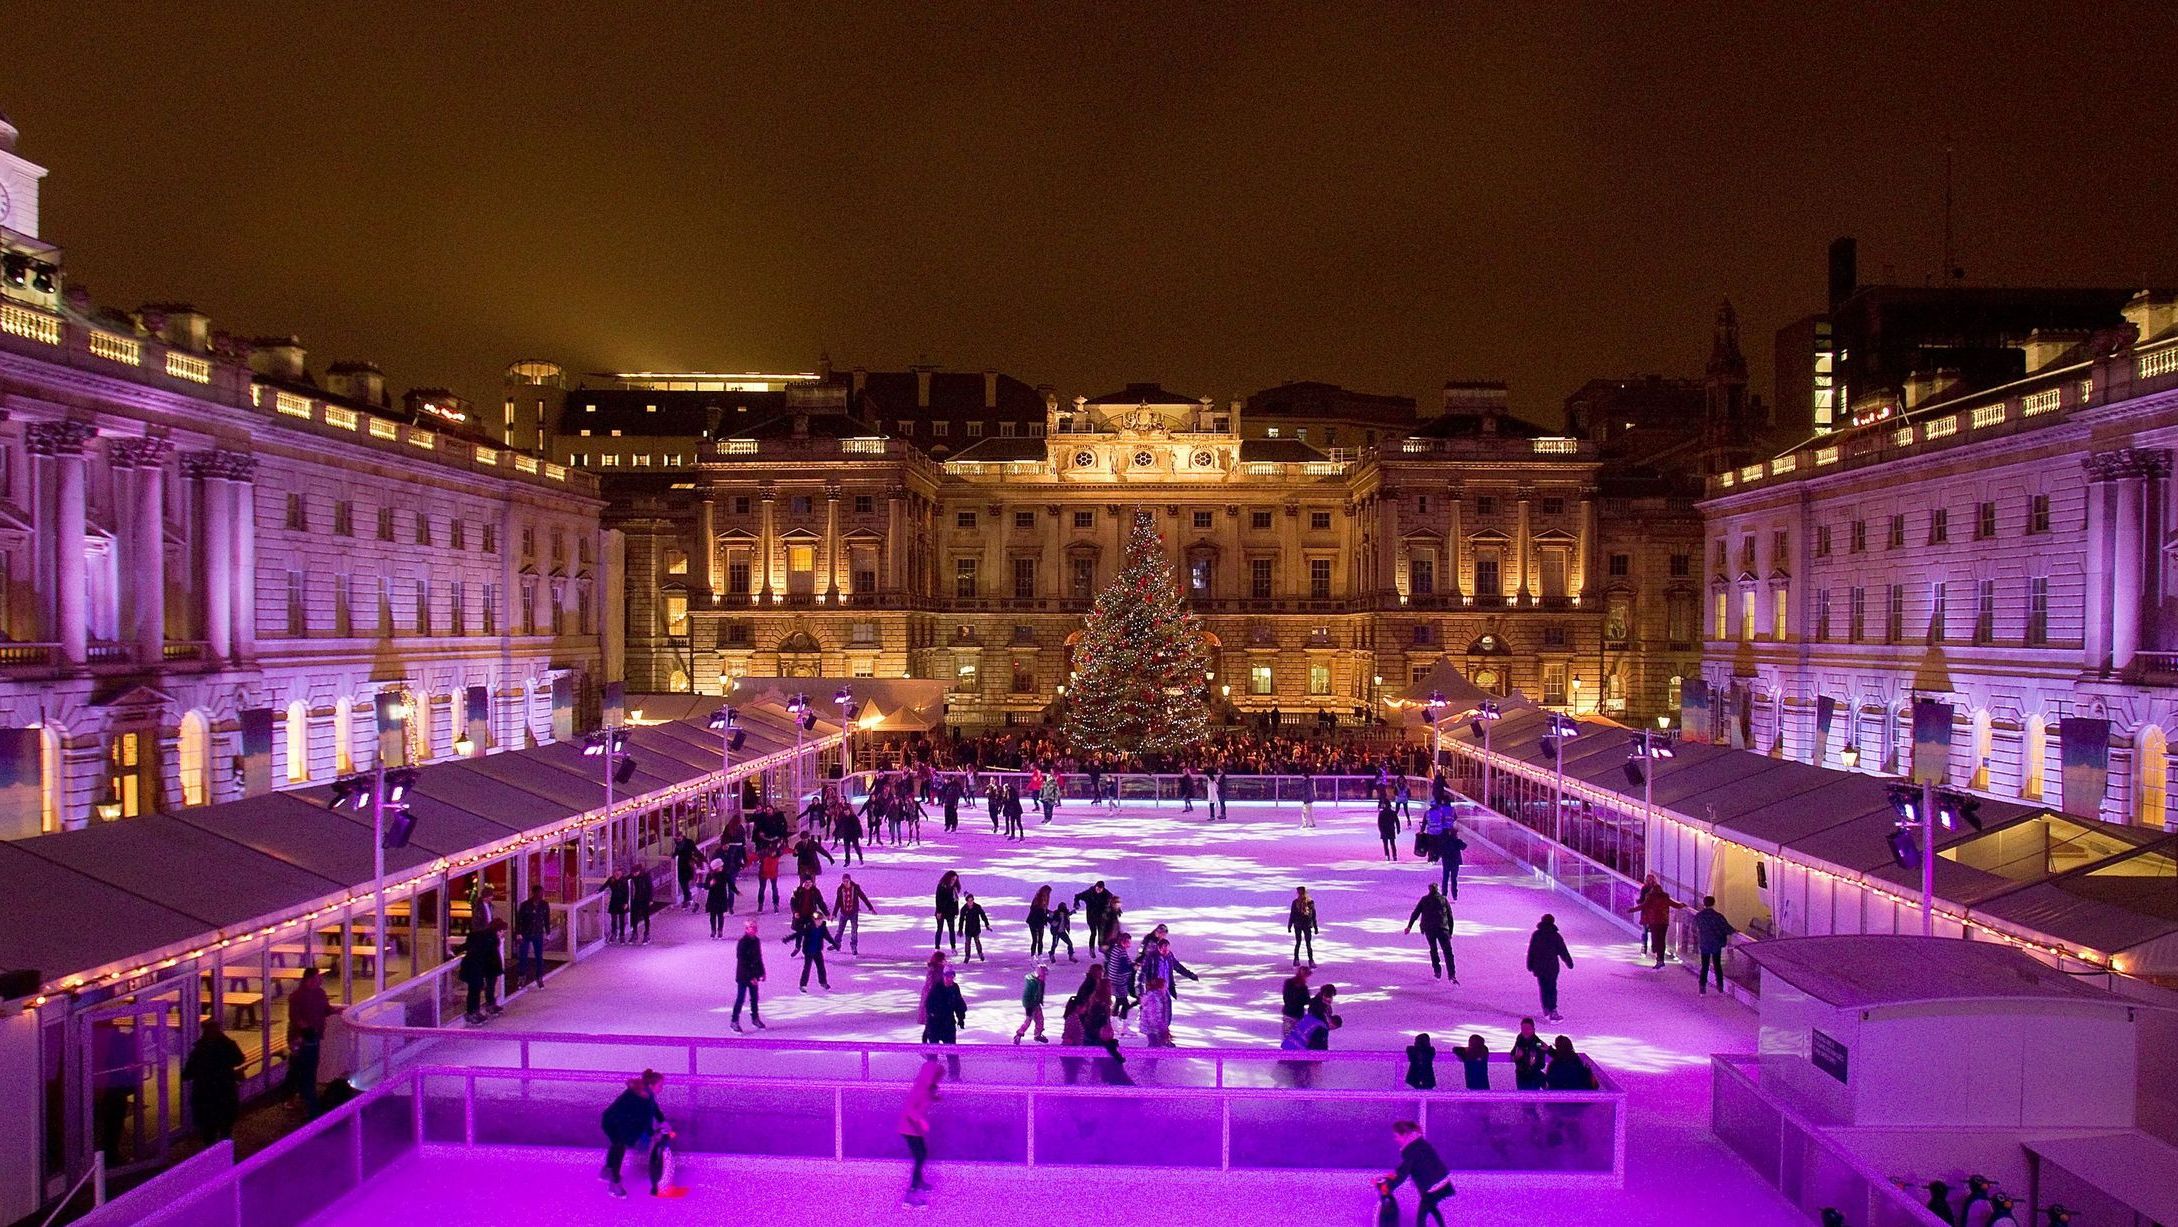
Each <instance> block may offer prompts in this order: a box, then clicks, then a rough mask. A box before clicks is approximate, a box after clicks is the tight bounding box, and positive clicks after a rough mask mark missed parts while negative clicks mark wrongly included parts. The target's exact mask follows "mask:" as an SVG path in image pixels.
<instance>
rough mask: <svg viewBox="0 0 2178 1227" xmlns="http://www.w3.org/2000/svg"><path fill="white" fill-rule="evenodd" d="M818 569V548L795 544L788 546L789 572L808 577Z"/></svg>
mask: <svg viewBox="0 0 2178 1227" xmlns="http://www.w3.org/2000/svg"><path fill="white" fill-rule="evenodd" d="M816 569H817V547H816V546H814V545H800V544H794V545H789V546H787V570H789V571H793V572H795V573H797V574H803V575H806V574H808V573H809V572H811V571H814V570H816Z"/></svg>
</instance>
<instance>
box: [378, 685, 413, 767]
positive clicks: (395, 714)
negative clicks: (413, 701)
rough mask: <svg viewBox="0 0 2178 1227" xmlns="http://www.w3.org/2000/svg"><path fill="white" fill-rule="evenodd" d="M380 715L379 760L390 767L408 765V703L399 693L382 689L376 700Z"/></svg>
mask: <svg viewBox="0 0 2178 1227" xmlns="http://www.w3.org/2000/svg"><path fill="white" fill-rule="evenodd" d="M375 708H376V712H377V716H378V761H379V762H380V763H381V764H383V765H384V766H388V767H406V766H408V721H409V713H408V706H407V704H405V703H403V702H402V701H401V696H400V695H399V694H397V693H393V692H388V691H381V692H379V694H378V696H377V699H376V700H375Z"/></svg>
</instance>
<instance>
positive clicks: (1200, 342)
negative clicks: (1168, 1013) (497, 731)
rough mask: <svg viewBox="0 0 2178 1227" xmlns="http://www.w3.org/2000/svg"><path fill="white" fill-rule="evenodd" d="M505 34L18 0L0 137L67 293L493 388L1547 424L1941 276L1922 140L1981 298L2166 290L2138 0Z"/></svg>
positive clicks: (593, 16) (882, 22)
mask: <svg viewBox="0 0 2178 1227" xmlns="http://www.w3.org/2000/svg"><path fill="white" fill-rule="evenodd" d="M488 7H489V9H490V10H491V11H490V12H485V11H484V10H485V9H486V8H487V6H483V5H469V4H462V3H458V2H455V3H449V2H447V0H439V2H437V3H430V4H421V3H405V2H395V0H374V2H373V3H368V4H356V5H340V6H335V5H330V4H297V3H285V4H248V3H242V2H241V0H225V2H223V3H220V4H217V5H210V6H204V7H201V8H199V7H196V6H187V5H175V4H171V3H169V4H163V5H148V4H147V5H137V4H114V5H106V6H98V7H97V8H96V9H95V10H92V9H86V8H85V7H84V6H83V5H82V4H80V3H23V2H22V0H18V2H17V3H15V4H11V5H10V6H9V21H8V22H7V24H6V27H5V28H6V31H7V39H6V41H7V45H8V46H9V47H10V48H11V50H10V52H9V55H8V60H7V65H6V69H5V71H4V73H0V109H4V110H5V111H6V112H7V113H8V114H9V115H10V116H11V117H12V118H13V120H14V121H15V123H16V124H17V125H18V126H19V127H21V128H22V130H23V137H22V145H21V151H22V152H23V153H24V154H25V155H26V156H28V157H31V158H33V159H34V160H37V161H39V162H42V163H44V164H45V165H47V166H49V167H51V168H52V172H53V173H52V175H51V177H50V178H49V179H48V180H47V187H46V192H45V224H44V230H45V234H46V237H47V238H48V239H51V240H54V241H57V242H59V243H61V244H63V245H64V246H65V247H66V248H67V249H68V258H67V263H68V268H69V272H70V275H71V277H72V278H74V279H75V280H77V281H79V282H82V283H84V284H87V285H88V286H89V287H90V288H91V290H92V292H93V294H94V295H95V296H96V298H97V299H98V301H99V302H100V303H102V304H108V305H117V306H134V305H136V304H138V303H140V302H144V301H155V300H169V299H171V300H186V301H191V302H194V303H195V304H197V305H198V306H199V307H200V308H202V309H204V310H205V311H207V312H208V313H210V314H211V316H212V317H213V323H214V326H215V327H219V328H224V329H228V330H231V331H235V332H237V333H241V334H244V335H255V334H264V333H288V332H293V333H296V334H298V335H300V336H301V337H302V338H303V340H304V342H305V343H306V344H307V345H308V346H309V347H310V348H311V351H312V363H313V365H314V366H318V367H320V369H322V363H323V362H324V361H326V360H330V359H335V358H370V359H373V360H375V361H377V362H379V363H380V364H381V365H383V366H385V368H386V369H387V372H388V375H389V380H390V382H391V383H392V384H393V385H394V386H395V387H397V388H399V387H407V386H411V385H415V384H431V383H445V384H451V385H453V386H454V387H456V388H457V389H459V390H461V391H463V392H465V393H468V394H470V395H473V396H480V397H484V398H495V397H496V387H497V379H498V372H499V370H500V369H501V368H502V367H503V366H504V365H505V364H506V363H507V362H508V361H510V360H513V359H516V358H522V357H541V358H550V359H555V360H559V361H562V362H565V363H566V364H568V366H569V367H570V368H571V369H573V370H577V371H591V370H615V369H619V370H627V369H665V368H673V369H686V368H691V367H694V368H706V369H751V368H754V369H790V370H798V369H809V368H810V367H812V366H813V365H814V364H815V362H816V359H817V355H818V353H819V351H820V348H823V349H829V351H830V352H831V354H832V356H833V359H834V361H835V363H836V364H838V365H841V366H849V365H863V366H869V367H872V368H887V367H891V368H897V367H899V366H902V365H905V364H907V363H910V362H914V361H917V360H918V359H921V360H927V361H931V362H936V363H940V364H943V365H945V366H948V367H953V368H957V369H967V370H976V369H982V368H985V367H995V368H998V369H1001V370H1005V371H1007V372H1009V373H1012V374H1015V375H1018V376H1020V377H1022V378H1024V379H1026V380H1028V381H1029V382H1031V383H1042V382H1048V383H1053V384H1056V385H1057V386H1058V387H1059V388H1060V390H1061V391H1062V393H1064V394H1066V395H1069V396H1071V395H1073V394H1076V393H1082V394H1088V395H1094V394H1096V393H1098V392H1100V391H1105V390H1109V389H1111V388H1113V387H1116V386H1118V385H1119V384H1120V383H1122V382H1124V381H1127V380H1134V379H1155V380H1159V381H1161V382H1163V383H1165V384H1166V386H1168V387H1171V388H1174V389H1176V390H1180V391H1185V392H1188V393H1190V394H1194V395H1212V396H1218V397H1224V396H1229V395H1233V394H1235V393H1243V392H1246V391H1249V390H1253V389H1256V388H1261V387H1266V386H1269V385H1271V384H1274V383H1276V382H1278V381H1280V380H1285V379H1324V380H1330V381H1334V382H1339V383H1344V384H1346V385H1348V386H1350V387H1355V388H1359V389H1363V390H1368V391H1377V392H1399V393H1405V394H1408V395H1413V396H1417V397H1421V398H1423V399H1424V401H1425V403H1426V402H1428V401H1429V400H1432V399H1434V397H1435V395H1436V393H1435V389H1436V387H1437V386H1438V385H1439V384H1440V383H1441V382H1442V381H1443V380H1444V379H1446V378H1448V377H1460V378H1504V379H1509V380H1511V381H1512V383H1513V394H1514V398H1515V407H1516V408H1517V409H1518V410H1520V411H1521V412H1523V413H1525V414H1527V415H1529V416H1531V417H1538V418H1547V419H1548V420H1552V421H1555V419H1556V415H1557V407H1558V404H1559V402H1560V400H1561V399H1562V398H1563V397H1564V395H1565V394H1566V393H1567V392H1568V391H1570V390H1571V389H1572V388H1574V387H1576V386H1577V385H1578V384H1579V383H1581V382H1582V381H1583V380H1585V379H1587V378H1590V377H1592V376H1605V375H1620V374H1627V373H1633V372H1639V371H1661V372H1664V373H1669V374H1695V373H1698V372H1699V370H1700V367H1701V364H1702V362H1703V360H1704V358H1705V356H1706V354H1707V348H1708V330H1709V325H1710V320H1711V317H1712V314H1713V312H1714V310H1715V307H1716V304H1717V301H1718V300H1719V299H1720V298H1722V297H1724V296H1725V295H1730V296H1731V297H1732V298H1733V299H1734V300H1735V302H1736V303H1737V304H1738V305H1739V307H1740V309H1741V313H1742V317H1743V320H1744V322H1745V326H1746V329H1747V332H1748V334H1749V336H1748V346H1747V348H1748V351H1749V355H1748V356H1749V357H1750V359H1752V360H1753V362H1754V364H1755V379H1756V386H1757V388H1758V390H1763V391H1766V390H1767V388H1768V367H1769V349H1770V334H1771V332H1772V331H1773V330H1774V329H1775V328H1776V327H1777V326H1779V325H1780V324H1782V323H1784V322H1786V321H1788V320H1790V319H1792V318H1794V317H1796V316H1798V315H1802V314H1805V313H1807V312H1808V311H1812V310H1815V309H1817V308H1819V307H1820V305H1821V299H1822V295H1823V285H1824V280H1823V278H1824V270H1823V259H1824V246H1825V244H1826V243H1827V242H1828V241H1829V240H1830V239H1831V238H1832V237H1833V236H1835V235H1838V234H1855V235H1857V236H1859V238H1860V242H1861V267H1862V276H1863V278H1864V279H1865V280H1877V279H1881V278H1883V277H1884V276H1885V274H1886V270H1889V275H1890V276H1891V277H1892V278H1894V279H1896V280H1898V281H1900V282H1906V283H1912V284H1920V283H1922V282H1923V281H1925V280H1926V279H1927V278H1928V277H1929V276H1931V275H1932V274H1933V272H1934V270H1935V269H1936V268H1937V267H1938V265H1939V263H1940V252H1941V241H1942V240H1941V236H1942V214H1941V198H1942V164H1943V153H1942V151H1943V147H1944V145H1945V144H1946V142H1947V141H1948V142H1949V143H1951V144H1952V145H1954V146H1955V148H1956V163H1957V171H1956V179H1957V192H1958V201H1959V203H1958V209H1957V233H1958V249H1959V262H1960V264H1961V265H1963V266H1964V267H1965V269H1966V270H1967V272H1968V274H1969V279H1970V281H1971V282H1977V283H1985V284H1986V283H1998V282H2004V283H2029V282H2043V283H2050V284H2114V285H2135V284H2141V283H2144V282H2153V283H2158V284H2165V285H2168V284H2173V283H2178V243H2173V241H2172V240H2173V238H2174V237H2178V214H2174V212H2173V207H2172V202H2173V201H2174V200H2178V172H2174V170H2173V168H2174V167H2178V109H2174V108H2173V107H2172V106H2171V105H2170V98H2171V94H2170V86H2171V81H2170V65H2171V62H2172V58H2171V57H2173V55H2174V54H2178V51H2174V49H2178V6H2174V5H2169V4H2162V3H2154V4H2097V5H2088V4H2066V3H2048V2H2047V0H2042V2H2037V3H1993V2H1981V3H1975V4H1970V5H1969V4H1951V5H1927V6H1919V7H1920V8H1921V10H1922V15H1920V16H1911V15H1901V14H1900V13H1898V12H1897V11H1896V10H1897V8H1898V6H1887V5H1873V4H1869V5H1842V4H1820V3H1799V4H1790V5H1742V4H1715V5H1708V4H1692V3H1677V2H1674V3H1669V4H1661V5H1624V6H1620V5H1609V6H1606V5H1580V4H1571V5H1569V4H1563V3H1552V4H1543V5H1532V6H1530V5H1509V4H1498V5H1459V6H1457V7H1452V6H1446V7H1445V8H1442V9H1439V8H1436V7H1430V8H1421V7H1407V6H1391V5H1381V6H1378V5H1326V6H1320V7H1317V8H1315V9H1307V8H1294V9H1286V10H1280V9H1276V8H1271V7H1266V6H1246V7H1243V6H1237V5H1236V6H1185V5H1170V4H1164V5H1155V6H1144V7H1139V8H1136V7H1112V8H1107V7H1103V6H1097V7H1090V6H1079V7H1076V6H1026V5H1022V6H1015V5H996V4H993V5H988V6H981V7H962V8H951V7H944V6H935V5H924V4H918V5H914V6H904V5H903V6H899V7H898V8H897V9H886V10H880V7H879V6H877V5H875V4H868V5H847V6H841V7H837V8H826V9H819V8H814V7H809V6H803V5H799V4H793V5H772V6H756V5H747V6H741V5H736V6H730V11H731V13H732V14H733V15H732V16H729V17H724V18H718V17H711V16H708V15H705V10H704V8H703V7H702V6H693V5H691V6H677V5H607V4H597V3H590V4H584V5H559V4H542V3H524V4H519V5H514V4H509V5H493V6H488ZM719 7H720V8H721V9H729V6H719ZM472 9H474V10H476V11H471V10H472ZM94 12H95V15H94ZM886 12H890V13H891V15H889V16H887V15H884V14H885V13H886ZM1031 14H1033V20H1032V19H1031ZM1606 14H1608V15H1609V16H1608V18H1606ZM185 15H186V16H189V18H190V19H189V20H188V21H187V23H186V24H185V23H184V22H183V21H182V19H183V18H184V17H185ZM213 15H219V16H218V19H212V17H213Z"/></svg>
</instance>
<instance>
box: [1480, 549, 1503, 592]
mask: <svg viewBox="0 0 2178 1227" xmlns="http://www.w3.org/2000/svg"><path fill="white" fill-rule="evenodd" d="M1475 595H1477V596H1502V595H1504V589H1503V588H1501V587H1500V586H1499V585H1498V578H1497V555H1495V554H1485V555H1483V556H1481V557H1479V558H1477V559H1475Z"/></svg>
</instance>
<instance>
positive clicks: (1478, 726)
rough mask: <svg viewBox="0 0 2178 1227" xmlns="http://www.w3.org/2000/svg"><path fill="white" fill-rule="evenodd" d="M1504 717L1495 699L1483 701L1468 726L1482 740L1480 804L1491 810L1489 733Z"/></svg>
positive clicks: (1503, 712) (1492, 803) (1502, 710)
mask: <svg viewBox="0 0 2178 1227" xmlns="http://www.w3.org/2000/svg"><path fill="white" fill-rule="evenodd" d="M1504 715H1505V709H1504V708H1503V707H1501V706H1499V704H1498V701H1497V700H1496V699H1484V700H1483V701H1482V706H1480V707H1477V708H1476V709H1475V714H1474V718H1473V720H1472V721H1471V722H1470V723H1469V724H1468V728H1469V729H1471V730H1472V731H1473V732H1474V734H1475V736H1477V737H1480V738H1481V739H1482V803H1483V804H1484V805H1485V806H1488V807H1490V808H1493V809H1494V808H1496V806H1497V802H1496V801H1495V800H1493V799H1491V796H1490V732H1491V730H1493V729H1495V728H1496V727H1497V722H1498V721H1499V720H1500V719H1503V718H1504Z"/></svg>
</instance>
